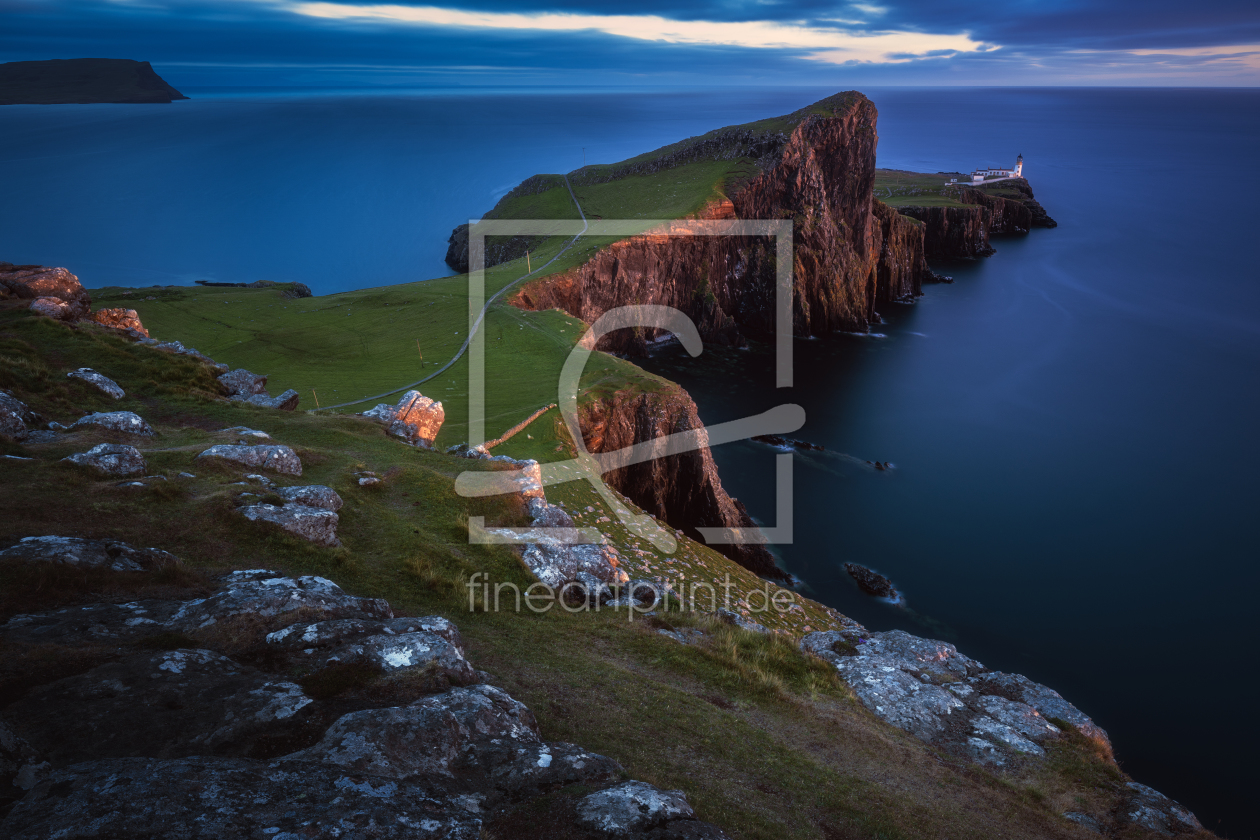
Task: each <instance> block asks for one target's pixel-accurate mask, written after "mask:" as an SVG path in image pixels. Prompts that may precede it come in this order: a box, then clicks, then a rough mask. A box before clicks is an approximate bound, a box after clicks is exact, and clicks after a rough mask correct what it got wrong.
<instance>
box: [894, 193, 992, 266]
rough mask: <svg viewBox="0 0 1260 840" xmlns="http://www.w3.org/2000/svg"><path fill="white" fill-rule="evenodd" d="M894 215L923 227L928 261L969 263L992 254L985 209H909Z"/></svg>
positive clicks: (924, 248)
mask: <svg viewBox="0 0 1260 840" xmlns="http://www.w3.org/2000/svg"><path fill="white" fill-rule="evenodd" d="M969 192H972V191H969ZM897 212H898V214H900V215H902V216H907V217H909V218H912V219H917V220H918V221H920V222H922V223H923V253H924V256H925V257H926V258H927V259H929V260H970V259H975V258H977V257H987V256H989V255H990V254H992V253H993V247H992V246H991V245H989V219H990V215H991V214H990V212H989V210H988V208H986V207H983V206H980V205H975V206H971V207H917V206H909V207H898V208H897Z"/></svg>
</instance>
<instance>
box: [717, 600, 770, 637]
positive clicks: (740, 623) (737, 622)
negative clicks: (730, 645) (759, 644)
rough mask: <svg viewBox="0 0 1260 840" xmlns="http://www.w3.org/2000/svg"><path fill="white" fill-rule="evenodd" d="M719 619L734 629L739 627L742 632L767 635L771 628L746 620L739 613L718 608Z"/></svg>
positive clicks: (749, 619)
mask: <svg viewBox="0 0 1260 840" xmlns="http://www.w3.org/2000/svg"><path fill="white" fill-rule="evenodd" d="M717 617H718V618H719V619H721V620H722V621H724V622H725V623H727V624H730V625H731V626H733V627H738V628H739V629H741V630H747V631H748V632H750V633H761V634H763V635H766V634H768V633H769V632H770V628H768V627H766V625H764V624H761V623H759V622H756V621H753V620H752V619H751V618H745V617H744V616H742V615H740V614H739V613H737V612H734V611H732V610H728V609H724V608H722V607H719V608H718V611H717Z"/></svg>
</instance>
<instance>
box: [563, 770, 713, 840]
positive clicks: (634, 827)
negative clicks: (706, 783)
mask: <svg viewBox="0 0 1260 840" xmlns="http://www.w3.org/2000/svg"><path fill="white" fill-rule="evenodd" d="M577 813H578V820H579V822H580V823H581V824H582V825H584V826H585V827H587V828H589V829H593V830H595V831H598V832H600V834H602V835H604V836H607V837H630V836H632V835H636V834H638V833H640V832H646V831H649V830H651V829H654V828H659V827H661V826H663V825H665V824H666V823H668V822H671V821H674V820H693V819H695V812H694V811H693V810H692V809H691V805H690V804H689V803H688V802H687V796H686V795H685V794H684V793H683V792H682V791H681V790H660V789H659V788H656V787H654V786H652V785H649V784H648V783H646V782H626V783H624V784H620V785H617V786H616V787H611V788H608V789H607V790H601V791H599V792H597V793H592V794H589V795H587V796H585V797H583V798H582V799H581V800H580V801H579V802H578V806H577Z"/></svg>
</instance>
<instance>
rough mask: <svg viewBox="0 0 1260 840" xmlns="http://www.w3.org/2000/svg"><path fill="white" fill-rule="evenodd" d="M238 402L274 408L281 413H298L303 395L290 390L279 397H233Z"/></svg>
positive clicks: (264, 395)
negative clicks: (299, 402)
mask: <svg viewBox="0 0 1260 840" xmlns="http://www.w3.org/2000/svg"><path fill="white" fill-rule="evenodd" d="M231 399H233V400H235V401H236V402H243V403H249V404H250V405H256V406H258V407H259V408H274V409H277V410H279V411H296V410H297V407H298V401H299V400H300V399H301V395H300V394H298V392H297V391H295V390H293V389H292V388H290V389H289V390H287V391H285V392H284V393H283V394H281V395H280V396H278V397H272V396H269V395H267V394H254V395H253V396H250V397H244V396H237V397H231Z"/></svg>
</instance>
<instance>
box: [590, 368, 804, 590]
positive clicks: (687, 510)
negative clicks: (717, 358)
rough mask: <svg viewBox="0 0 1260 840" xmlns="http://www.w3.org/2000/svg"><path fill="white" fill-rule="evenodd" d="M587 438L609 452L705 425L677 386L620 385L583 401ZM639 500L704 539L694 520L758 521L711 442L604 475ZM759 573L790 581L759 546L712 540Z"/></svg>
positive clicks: (716, 522)
mask: <svg viewBox="0 0 1260 840" xmlns="http://www.w3.org/2000/svg"><path fill="white" fill-rule="evenodd" d="M581 415H582V416H581V423H582V437H583V439H584V440H585V442H586V447H587V449H588V450H589V451H591V452H611V451H615V450H617V449H622V448H625V447H629V446H633V445H634V444H636V443H640V442H642V441H646V440H652V439H653V438H657V437H663V436H665V435H669V434H673V433H675V432H683V431H688V430H690V429H697V428H700V427H701V426H702V425H703V424H702V423H701V422H700V417H699V415H698V414H697V412H696V404H695V403H694V402H692V400H691V396H690V395H689V394H688V393H687V392H686V391H684V390H683V389H682V388H681V387H679V386H677V385H674V386H672V387H671V388H668V389H666V390H664V391H660V392H655V393H642V392H628V391H620V392H617V393H615V394H613V395H612V396H610V397H606V398H604V399H599V400H594V401H591V402H588V403H585V404H584V405H583V406H582V408H581ZM604 480H605V481H606V482H608V484H609V486H611V487H615V488H616V489H617V490H618V491H620V492H621V493H622V494H623V495H625V496H626V497H628V498H629V499H631V500H632V501H633V502H634V503H635V504H636V505H638V506H639V507H641V508H643V509H644V510H645V511H647V512H648V513H650V514H652V515H653V516H655V517H656V518H658V519H661V520H664V521H666V522H668V523H669V524H670V525H672V526H673V527H675V528H678V529H680V530H682V531H683V532H684V533H686V534H687V536H689V537H691V538H692V539H694V540H697V541H699V542H704V538H703V537H702V536H700V533H699V531H697V530H696V528H697V526H715V527H723V526H725V527H734V528H746V527H750V526H752V525H753V522H752V519H751V518H749V516H748V512H747V511H746V510H745V509H744V506H743V505H741V504H740V503H739V501H738V500H736V499H733V498H731V497H730V496H729V495H727V493H726V491H725V490H724V489H722V482H721V480H720V479H719V478H718V472H717V465H715V464H714V463H713V455H712V453H710V452H709V449H708V447H704V448H701V449H697V450H694V451H692V452H687V453H684V454H681V455H671V456H669V457H667V458H661V459H659V460H655V461H647V462H645V463H642V464H635V465H633V466H630V467H624V468H622V469H619V470H613V471H611V472H609V473H607V474H606V475H605V476H604ZM713 548H714V549H716V550H717V551H720V552H721V553H722V554H725V555H726V556H727V557H730V558H731V559H732V560H734V561H735V562H737V563H739V564H740V565H741V566H743V567H744V568H746V569H749V570H750V571H753V572H755V573H757V574H759V575H761V576H762V577H769V578H775V579H777V580H786V579H787V575H786V574H785V573H784V572H783V571H782V570H780V569H779V568H778V567H777V566H776V565H775V562H774V557H773V556H772V555H771V554H770V552H769V551H767V550H766V549H765V548H764V547H763V546H760V545H714V546H713Z"/></svg>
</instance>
